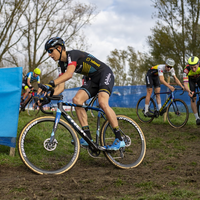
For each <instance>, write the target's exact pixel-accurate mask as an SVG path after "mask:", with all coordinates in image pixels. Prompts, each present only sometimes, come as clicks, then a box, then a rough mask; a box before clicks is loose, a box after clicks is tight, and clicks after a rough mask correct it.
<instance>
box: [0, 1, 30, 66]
mask: <svg viewBox="0 0 200 200" xmlns="http://www.w3.org/2000/svg"><path fill="white" fill-rule="evenodd" d="M27 5H28V3H27V2H24V1H23V0H9V1H6V0H0V52H1V53H0V63H1V64H2V62H3V58H4V57H5V58H4V59H5V60H6V59H8V58H6V56H7V52H8V51H9V50H10V49H11V48H13V47H14V46H15V45H16V44H17V43H18V42H19V41H20V39H21V38H22V36H23V32H21V31H20V27H21V26H22V24H21V23H20V21H21V19H22V16H23V13H24V12H25V10H26V8H27Z"/></svg>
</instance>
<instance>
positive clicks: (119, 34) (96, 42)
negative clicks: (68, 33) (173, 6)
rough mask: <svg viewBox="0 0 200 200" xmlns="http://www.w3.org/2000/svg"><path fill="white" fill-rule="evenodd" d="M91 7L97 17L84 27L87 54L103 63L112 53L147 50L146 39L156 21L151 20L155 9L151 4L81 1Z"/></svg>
mask: <svg viewBox="0 0 200 200" xmlns="http://www.w3.org/2000/svg"><path fill="white" fill-rule="evenodd" d="M81 2H82V3H86V4H88V3H90V4H94V5H96V7H97V11H98V12H99V13H98V15H97V16H96V17H95V18H94V19H93V20H92V21H91V25H89V26H87V27H85V28H84V29H83V30H84V34H85V35H86V37H87V41H88V44H89V45H90V46H89V49H88V53H91V54H93V55H94V56H95V57H97V58H98V59H100V60H101V61H103V62H106V59H107V56H108V55H110V53H111V51H113V50H115V49H118V50H127V46H131V47H133V48H134V49H135V51H140V52H145V51H147V50H148V47H147V42H146V40H147V37H148V36H149V35H151V28H153V27H154V26H155V21H156V19H153V18H152V14H153V12H155V9H154V8H153V6H152V2H151V0H81Z"/></svg>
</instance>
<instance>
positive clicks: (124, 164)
mask: <svg viewBox="0 0 200 200" xmlns="http://www.w3.org/2000/svg"><path fill="white" fill-rule="evenodd" d="M117 120H118V123H119V128H120V131H121V136H122V138H123V140H124V142H125V144H126V146H125V147H123V148H121V149H119V150H118V151H110V152H108V151H104V154H105V156H106V158H107V159H108V160H109V161H110V162H111V163H112V164H113V165H115V166H116V167H118V168H121V169H129V168H134V167H137V166H138V165H139V164H140V163H141V162H142V161H143V159H144V156H145V153H146V141H145V137H144V134H143V132H142V130H141V128H140V127H139V125H138V124H137V123H136V122H135V121H134V120H133V119H131V118H129V117H127V116H124V115H117ZM100 137H101V145H102V146H107V145H111V144H112V143H113V141H114V140H115V134H114V131H113V129H112V127H111V125H110V123H109V121H108V120H107V121H105V123H104V124H103V126H102V129H101V133H100Z"/></svg>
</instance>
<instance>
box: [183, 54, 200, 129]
mask: <svg viewBox="0 0 200 200" xmlns="http://www.w3.org/2000/svg"><path fill="white" fill-rule="evenodd" d="M183 82H184V86H185V90H186V91H187V92H188V95H189V96H190V97H193V100H192V98H191V100H190V102H191V108H192V111H193V113H194V116H195V119H196V124H197V125H200V118H199V115H198V112H197V106H196V95H195V94H194V92H195V86H196V84H197V85H198V87H199V88H200V67H199V58H198V57H196V56H192V57H190V58H189V59H188V65H186V67H185V68H184V70H183ZM188 83H189V86H188Z"/></svg>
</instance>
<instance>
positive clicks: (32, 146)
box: [18, 116, 80, 174]
mask: <svg viewBox="0 0 200 200" xmlns="http://www.w3.org/2000/svg"><path fill="white" fill-rule="evenodd" d="M54 122H55V117H53V116H50V117H39V118H36V119H34V120H32V121H30V122H29V123H28V124H27V125H26V126H25V127H24V128H23V130H22V131H21V133H20V135H19V143H18V149H19V155H20V157H21V159H22V161H23V162H24V164H25V165H26V166H27V167H28V168H29V169H31V170H32V171H33V172H35V173H37V174H62V173H64V172H66V171H68V170H70V169H71V168H72V167H73V166H74V165H75V163H76V161H77V159H78V157H79V153H80V142H79V139H78V136H77V134H76V132H75V131H74V129H73V128H72V127H71V126H70V125H69V124H68V123H67V122H65V121H64V120H62V119H60V121H59V123H58V127H57V130H56V133H55V138H54V140H53V141H52V142H50V137H51V134H52V129H53V125H54ZM72 140H73V141H74V143H73V144H72V143H71V141H72Z"/></svg>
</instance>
